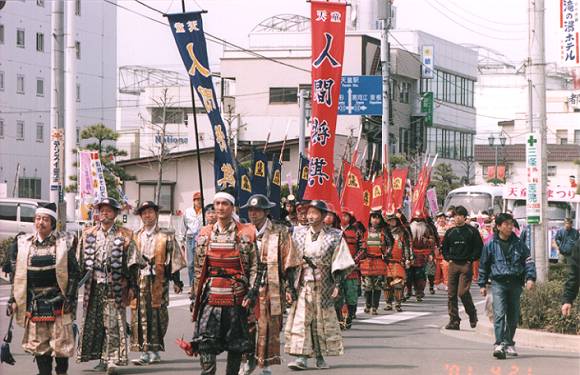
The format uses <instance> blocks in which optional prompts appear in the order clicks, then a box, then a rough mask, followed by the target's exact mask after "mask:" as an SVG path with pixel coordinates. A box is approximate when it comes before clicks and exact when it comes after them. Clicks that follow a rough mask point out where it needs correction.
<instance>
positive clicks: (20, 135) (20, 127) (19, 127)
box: [16, 121, 24, 141]
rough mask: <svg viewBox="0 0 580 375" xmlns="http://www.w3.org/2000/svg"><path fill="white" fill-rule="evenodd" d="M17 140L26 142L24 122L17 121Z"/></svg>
mask: <svg viewBox="0 0 580 375" xmlns="http://www.w3.org/2000/svg"><path fill="white" fill-rule="evenodd" d="M16 140H17V141H23V140H24V121H16Z"/></svg>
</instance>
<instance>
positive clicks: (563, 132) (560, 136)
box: [556, 129, 568, 145]
mask: <svg viewBox="0 0 580 375" xmlns="http://www.w3.org/2000/svg"><path fill="white" fill-rule="evenodd" d="M556 143H558V144H561V145H566V144H568V130H567V129H559V130H556Z"/></svg>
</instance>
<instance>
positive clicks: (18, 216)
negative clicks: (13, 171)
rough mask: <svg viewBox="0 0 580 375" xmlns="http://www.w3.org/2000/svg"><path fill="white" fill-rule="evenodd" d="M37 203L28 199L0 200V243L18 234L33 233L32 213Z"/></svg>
mask: <svg viewBox="0 0 580 375" xmlns="http://www.w3.org/2000/svg"><path fill="white" fill-rule="evenodd" d="M39 203H47V202H44V201H41V200H37V199H28V198H0V241H1V240H5V239H7V238H10V237H14V236H16V235H17V234H18V233H20V232H25V233H32V232H33V231H34V213H35V212H36V208H37V207H38V204H39Z"/></svg>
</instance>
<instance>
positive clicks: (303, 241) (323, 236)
mask: <svg viewBox="0 0 580 375" xmlns="http://www.w3.org/2000/svg"><path fill="white" fill-rule="evenodd" d="M307 207H308V211H307V217H308V222H309V226H308V227H295V228H294V233H293V234H292V243H293V245H294V247H295V249H296V251H297V253H298V254H299V259H301V264H300V266H299V267H298V277H297V278H296V279H295V280H296V284H297V288H296V289H297V291H298V299H297V300H296V301H294V303H293V304H292V307H291V308H290V311H289V313H288V319H287V321H286V327H285V329H284V335H285V347H284V351H285V352H286V353H288V354H290V355H292V356H295V357H297V358H296V360H294V361H292V362H290V363H289V364H288V367H289V368H290V369H292V370H305V369H307V368H308V363H307V362H308V358H309V357H316V367H317V368H318V369H327V368H329V366H328V364H327V363H326V361H325V360H324V356H337V355H342V354H343V352H344V349H343V342H342V335H341V333H340V326H339V324H338V320H337V318H336V312H335V310H334V303H335V299H336V298H337V297H338V294H339V289H340V283H341V282H342V280H343V279H344V277H346V275H348V274H349V272H350V271H351V269H352V267H354V260H353V259H352V257H351V255H350V252H349V250H348V245H347V244H346V241H344V239H343V237H342V232H341V231H340V230H338V229H334V228H330V227H327V226H325V225H324V222H323V221H324V217H325V216H326V214H327V213H328V211H329V209H328V206H327V205H326V203H325V202H323V201H319V200H313V201H310V202H309V204H308V206H307Z"/></svg>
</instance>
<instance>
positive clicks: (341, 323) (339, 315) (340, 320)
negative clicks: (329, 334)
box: [334, 306, 345, 331]
mask: <svg viewBox="0 0 580 375" xmlns="http://www.w3.org/2000/svg"><path fill="white" fill-rule="evenodd" d="M334 311H336V319H337V320H338V325H339V326H340V330H341V331H342V330H344V329H345V321H344V317H343V316H342V306H341V307H338V306H334Z"/></svg>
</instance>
